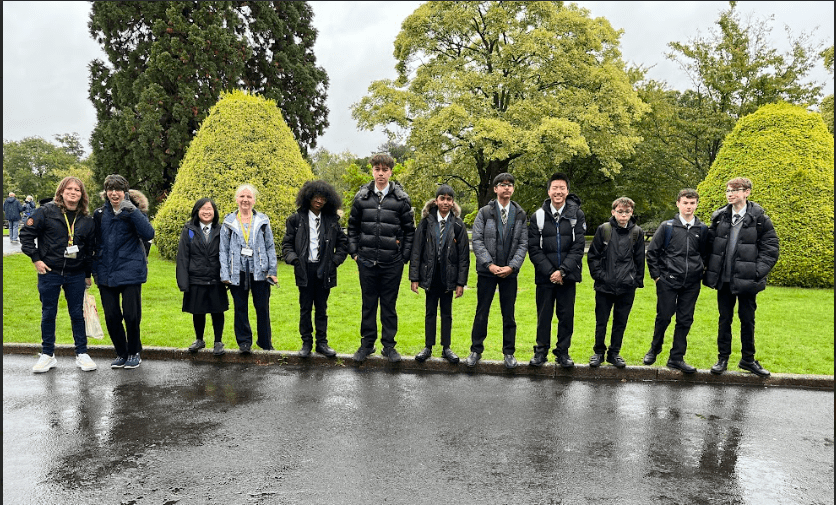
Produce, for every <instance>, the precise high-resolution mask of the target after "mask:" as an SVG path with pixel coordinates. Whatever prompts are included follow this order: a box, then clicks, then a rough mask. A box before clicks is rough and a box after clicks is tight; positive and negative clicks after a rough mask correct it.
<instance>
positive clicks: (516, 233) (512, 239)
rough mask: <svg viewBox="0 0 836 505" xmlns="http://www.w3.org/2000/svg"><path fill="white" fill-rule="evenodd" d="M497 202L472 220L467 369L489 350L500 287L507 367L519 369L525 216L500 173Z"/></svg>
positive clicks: (511, 179) (511, 185) (506, 177)
mask: <svg viewBox="0 0 836 505" xmlns="http://www.w3.org/2000/svg"><path fill="white" fill-rule="evenodd" d="M493 192H494V193H495V194H496V199H495V200H491V201H490V202H488V204H487V205H485V206H484V207H482V208H481V209H479V212H478V213H477V214H476V219H475V220H474V221H473V254H474V255H475V256H476V273H477V275H478V276H477V281H476V315H475V316H474V318H473V330H472V331H471V333H470V341H471V344H470V355H469V356H468V357H467V359H466V360H465V364H466V365H467V366H468V367H469V368H473V367H475V366H476V363H478V362H479V360H480V359H482V353H483V352H484V350H485V338H487V336H488V316H489V315H490V312H491V304H492V303H493V298H494V293H495V292H496V290H497V288H499V306H500V308H501V309H502V355H503V361H504V362H505V367H506V368H509V369H511V368H516V367H517V358H515V357H514V352H516V341H517V321H516V319H515V317H514V305H515V304H516V303H517V274H519V272H520V268H521V267H522V264H523V261H525V253H526V251H527V250H528V234H527V233H526V231H525V224H526V219H525V211H524V210H523V208H522V207H520V205H519V204H517V202H515V201H513V200H511V196H512V195H513V194H514V176H513V175H511V174H509V173H505V172H503V173H501V174H499V175H497V176H496V177H494V179H493Z"/></svg>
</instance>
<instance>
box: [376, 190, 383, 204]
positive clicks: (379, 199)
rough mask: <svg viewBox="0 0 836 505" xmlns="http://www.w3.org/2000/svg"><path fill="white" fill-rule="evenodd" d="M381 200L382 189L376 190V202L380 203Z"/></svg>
mask: <svg viewBox="0 0 836 505" xmlns="http://www.w3.org/2000/svg"><path fill="white" fill-rule="evenodd" d="M382 202H383V191H378V192H377V203H382Z"/></svg>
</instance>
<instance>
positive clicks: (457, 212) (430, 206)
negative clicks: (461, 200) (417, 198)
mask: <svg viewBox="0 0 836 505" xmlns="http://www.w3.org/2000/svg"><path fill="white" fill-rule="evenodd" d="M437 209H438V204H437V203H436V201H435V198H433V199H432V200H428V201H427V203H425V204H424V208H423V209H421V218H425V217H427V216H428V215H430V212H433V210H437ZM451 212H452V213H453V215H454V216H456V217H460V216H461V213H462V208H461V207H459V204H458V203H456V202H453V209H452V210H451ZM436 215H437V213H436Z"/></svg>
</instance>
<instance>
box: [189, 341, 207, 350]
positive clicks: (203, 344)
mask: <svg viewBox="0 0 836 505" xmlns="http://www.w3.org/2000/svg"><path fill="white" fill-rule="evenodd" d="M204 347H206V342H204V341H203V339H197V340H195V341H194V342H192V345H190V346H189V352H191V353H195V352H197V351H199V350H201V349H203V348H204Z"/></svg>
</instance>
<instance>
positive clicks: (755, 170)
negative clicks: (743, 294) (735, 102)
mask: <svg viewBox="0 0 836 505" xmlns="http://www.w3.org/2000/svg"><path fill="white" fill-rule="evenodd" d="M734 177H747V178H749V179H750V180H751V181H752V185H753V188H752V194H751V196H750V199H751V200H752V201H753V202H757V203H758V204H760V205H761V206H762V207H763V208H764V209H765V210H766V212H767V214H768V215H769V216H770V218H772V222H773V224H774V225H775V231H776V232H777V233H778V238H779V239H780V241H781V255H780V258H779V259H778V263H777V264H776V265H775V268H774V269H773V270H772V272H771V273H770V275H769V280H770V282H771V283H773V284H777V285H779V286H798V287H829V288H832V287H833V217H834V214H833V135H831V134H830V133H829V132H828V131H827V128H826V127H825V125H824V122H823V121H822V119H821V116H820V115H819V114H816V113H814V112H809V111H807V110H805V109H804V108H803V107H800V106H794V105H790V104H786V103H777V104H770V105H766V106H764V107H762V108H760V109H759V110H758V111H757V112H755V113H754V114H750V115H748V116H746V117H745V118H743V119H741V120H740V121H738V123H737V125H736V126H735V128H734V130H733V131H732V132H731V133H730V134H729V135H728V136H727V137H726V140H725V142H724V144H723V147H722V149H720V153H719V155H718V156H717V160H716V161H715V162H714V165H712V166H711V170H710V171H709V173H708V176H707V177H706V178H705V180H704V181H703V182H702V183H700V185H699V186H698V187H697V190H698V191H699V193H700V208H699V210H698V213H699V216H700V219H703V220H704V221H706V222H709V220H710V216H711V213H712V212H713V211H715V210H716V209H718V208H720V207H722V206H724V205H726V198H725V193H724V191H725V189H726V182H728V181H729V180H730V179H732V178H734Z"/></svg>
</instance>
